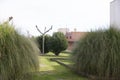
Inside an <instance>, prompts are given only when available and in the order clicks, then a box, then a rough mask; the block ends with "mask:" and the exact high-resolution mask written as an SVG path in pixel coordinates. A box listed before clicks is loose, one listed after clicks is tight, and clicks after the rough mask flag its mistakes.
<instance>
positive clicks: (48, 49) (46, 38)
mask: <svg viewBox="0 0 120 80" xmlns="http://www.w3.org/2000/svg"><path fill="white" fill-rule="evenodd" d="M42 38H43V36H42V35H41V36H38V37H37V42H38V47H39V49H40V50H41V52H43V51H42V50H43V49H42V47H43V45H42V43H43V39H42ZM44 38H45V41H44V52H45V53H48V52H49V51H50V45H49V42H50V38H51V36H49V35H45V36H44Z"/></svg>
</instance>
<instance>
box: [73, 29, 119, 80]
mask: <svg viewBox="0 0 120 80" xmlns="http://www.w3.org/2000/svg"><path fill="white" fill-rule="evenodd" d="M72 60H73V62H74V68H75V69H76V71H77V72H83V73H85V74H89V75H94V76H97V77H98V78H101V77H103V79H102V80H104V79H105V80H106V79H108V80H109V79H110V78H114V80H116V79H119V78H120V76H119V75H120V31H118V30H116V29H114V28H110V29H108V30H99V31H95V32H90V33H88V34H87V35H86V37H84V38H83V39H82V40H79V41H78V43H77V45H76V48H75V49H74V50H73V52H72ZM99 80H100V79H99Z"/></svg>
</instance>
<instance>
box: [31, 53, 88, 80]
mask: <svg viewBox="0 0 120 80" xmlns="http://www.w3.org/2000/svg"><path fill="white" fill-rule="evenodd" d="M67 56H68V54H61V55H60V56H59V57H67ZM50 58H56V56H54V55H50V56H40V72H37V73H36V74H35V75H34V76H33V78H34V80H87V79H85V78H83V77H80V76H78V75H76V74H74V73H73V72H71V71H70V70H69V69H67V68H65V67H63V66H61V65H59V64H58V63H56V62H52V61H50V60H49V59H50Z"/></svg>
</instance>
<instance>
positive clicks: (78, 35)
mask: <svg viewBox="0 0 120 80" xmlns="http://www.w3.org/2000/svg"><path fill="white" fill-rule="evenodd" d="M86 34H87V32H76V31H75V32H68V33H66V35H65V36H66V39H67V41H68V48H67V50H72V49H73V48H74V47H75V45H76V42H77V41H79V40H80V39H82V38H83V37H84V36H85V35H86Z"/></svg>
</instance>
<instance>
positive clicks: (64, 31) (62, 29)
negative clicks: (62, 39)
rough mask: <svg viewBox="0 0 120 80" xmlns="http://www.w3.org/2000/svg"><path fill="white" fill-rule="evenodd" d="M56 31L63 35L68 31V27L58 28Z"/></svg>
mask: <svg viewBox="0 0 120 80" xmlns="http://www.w3.org/2000/svg"><path fill="white" fill-rule="evenodd" d="M58 32H62V33H63V34H64V35H65V34H66V33H67V32H69V29H68V28H59V29H58Z"/></svg>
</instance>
